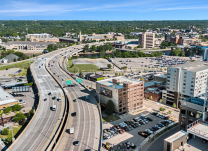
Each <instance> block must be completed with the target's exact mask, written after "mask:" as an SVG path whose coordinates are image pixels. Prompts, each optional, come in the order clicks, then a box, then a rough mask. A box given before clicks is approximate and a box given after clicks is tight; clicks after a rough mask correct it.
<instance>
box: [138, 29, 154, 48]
mask: <svg viewBox="0 0 208 151" xmlns="http://www.w3.org/2000/svg"><path fill="white" fill-rule="evenodd" d="M139 45H140V46H141V47H142V48H154V47H155V33H150V32H143V33H141V34H139Z"/></svg>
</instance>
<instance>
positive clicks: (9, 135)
mask: <svg viewBox="0 0 208 151" xmlns="http://www.w3.org/2000/svg"><path fill="white" fill-rule="evenodd" d="M21 127H22V126H21V125H16V126H13V127H12V128H13V134H14V136H15V134H17V132H18V131H19V130H20V128H21ZM0 137H1V138H2V140H3V139H4V138H8V137H12V130H11V129H10V130H9V134H8V135H0Z"/></svg>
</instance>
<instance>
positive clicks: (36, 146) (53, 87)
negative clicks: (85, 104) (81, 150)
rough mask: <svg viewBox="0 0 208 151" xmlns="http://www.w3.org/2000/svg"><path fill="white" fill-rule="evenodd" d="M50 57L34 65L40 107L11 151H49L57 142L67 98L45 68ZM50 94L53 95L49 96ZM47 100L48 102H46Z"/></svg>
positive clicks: (33, 70) (33, 71)
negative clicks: (52, 108)
mask: <svg viewBox="0 0 208 151" xmlns="http://www.w3.org/2000/svg"><path fill="white" fill-rule="evenodd" d="M54 54H55V52H54V53H50V55H54ZM50 55H49V56H45V57H44V59H42V58H38V60H36V61H35V62H34V63H33V64H32V67H31V70H32V74H33V77H34V80H35V83H36V85H37V87H38V91H39V98H40V101H39V107H38V109H37V111H36V112H37V113H36V114H35V116H34V118H33V120H32V121H31V122H30V123H29V125H28V127H27V129H25V131H24V132H23V133H22V134H21V135H20V136H19V138H18V140H17V141H15V142H14V143H13V144H12V146H11V147H10V148H9V150H11V151H20V150H21V151H41V150H47V149H48V147H49V146H50V145H51V144H54V143H55V142H56V140H55V139H54V137H53V136H54V134H55V133H56V131H57V129H59V126H60V123H61V122H62V119H61V118H62V116H63V114H64V112H65V98H64V94H63V92H62V90H61V88H60V87H59V86H58V85H57V83H56V82H55V81H54V79H53V78H52V77H51V76H50V74H49V73H48V72H47V70H46V68H45V62H46V60H47V59H48V58H47V57H50ZM49 92H51V95H48V93H49ZM54 96H55V97H56V98H58V97H61V100H62V101H60V102H58V101H57V99H55V100H53V99H52V97H54ZM45 98H46V99H47V100H46V101H44V99H45ZM53 105H56V111H52V110H51V107H52V106H53Z"/></svg>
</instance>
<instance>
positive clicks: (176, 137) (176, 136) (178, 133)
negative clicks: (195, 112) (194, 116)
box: [165, 130, 188, 143]
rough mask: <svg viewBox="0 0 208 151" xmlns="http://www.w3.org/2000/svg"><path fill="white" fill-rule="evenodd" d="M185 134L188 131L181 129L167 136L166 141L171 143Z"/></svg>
mask: <svg viewBox="0 0 208 151" xmlns="http://www.w3.org/2000/svg"><path fill="white" fill-rule="evenodd" d="M185 135H188V133H187V132H185V131H182V130H181V131H179V132H177V133H175V134H173V135H172V136H170V137H168V138H166V139H165V141H166V142H169V143H172V142H175V141H176V140H178V139H179V138H181V137H183V136H185Z"/></svg>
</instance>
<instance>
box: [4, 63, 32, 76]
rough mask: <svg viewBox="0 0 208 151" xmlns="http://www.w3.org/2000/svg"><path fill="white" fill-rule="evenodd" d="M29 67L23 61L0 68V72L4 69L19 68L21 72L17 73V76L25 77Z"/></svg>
mask: <svg viewBox="0 0 208 151" xmlns="http://www.w3.org/2000/svg"><path fill="white" fill-rule="evenodd" d="M32 62H33V61H30V64H31V63H32ZM29 66H30V65H29V61H24V62H20V63H14V64H10V65H6V66H0V70H6V69H11V68H20V69H22V72H21V73H19V74H18V75H17V76H26V75H27V70H28V68H29ZM23 69H24V70H23Z"/></svg>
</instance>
